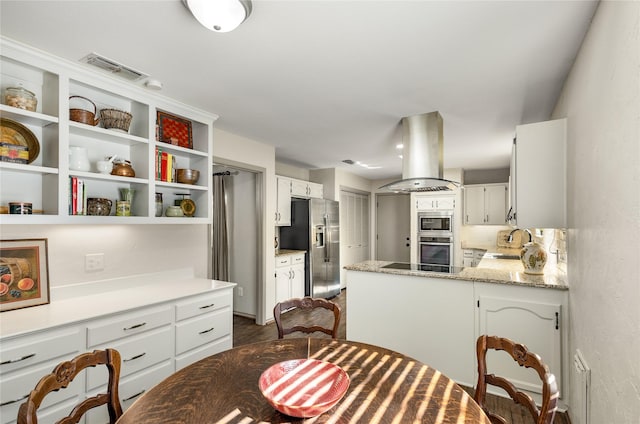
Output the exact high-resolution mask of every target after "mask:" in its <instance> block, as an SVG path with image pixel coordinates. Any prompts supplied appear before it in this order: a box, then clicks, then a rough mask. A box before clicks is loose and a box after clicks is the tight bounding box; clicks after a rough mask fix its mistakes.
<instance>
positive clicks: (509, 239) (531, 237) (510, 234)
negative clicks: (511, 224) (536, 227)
mask: <svg viewBox="0 0 640 424" xmlns="http://www.w3.org/2000/svg"><path fill="white" fill-rule="evenodd" d="M516 231H520V229H519V228H514V229H513V230H511V232H510V233H509V236H508V237H507V243H511V242H512V241H513V233H515V232H516ZM523 231H524V232H525V233H527V234H529V243H531V242H532V241H533V236H532V235H531V231H529V229H528V228H525V229H524V230H523Z"/></svg>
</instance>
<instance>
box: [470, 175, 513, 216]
mask: <svg viewBox="0 0 640 424" xmlns="http://www.w3.org/2000/svg"><path fill="white" fill-rule="evenodd" d="M506 216H507V184H506V183H504V184H503V183H499V184H478V185H468V186H465V187H464V223H465V225H505V224H506Z"/></svg>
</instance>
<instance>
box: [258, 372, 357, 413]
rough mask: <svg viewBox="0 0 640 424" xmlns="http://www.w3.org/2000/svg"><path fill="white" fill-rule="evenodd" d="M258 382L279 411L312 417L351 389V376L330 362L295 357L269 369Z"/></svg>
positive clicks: (263, 392)
mask: <svg viewBox="0 0 640 424" xmlns="http://www.w3.org/2000/svg"><path fill="white" fill-rule="evenodd" d="M258 384H259V386H260V391H261V392H262V394H263V396H264V397H265V398H266V399H267V401H268V402H269V404H270V405H271V406H273V407H274V408H275V409H276V410H277V411H279V412H281V413H283V414H286V415H289V416H291V417H297V418H310V417H315V416H318V415H320V414H322V413H324V412H326V411H328V410H329V409H331V408H332V407H334V406H335V405H336V404H337V403H338V402H339V401H340V399H342V397H343V396H344V394H345V393H346V392H347V389H348V388H349V376H348V375H347V373H346V372H345V371H344V370H343V369H342V368H340V367H339V366H337V365H335V364H332V363H330V362H325V361H320V360H317V359H292V360H289V361H284V362H279V363H277V364H274V365H272V366H271V367H269V368H268V369H266V370H265V371H264V372H263V373H262V375H261V376H260V380H259V381H258Z"/></svg>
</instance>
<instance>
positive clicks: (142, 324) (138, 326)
mask: <svg viewBox="0 0 640 424" xmlns="http://www.w3.org/2000/svg"><path fill="white" fill-rule="evenodd" d="M145 325H147V323H146V322H141V323H140V324H136V325H132V326H131V327H125V328H123V330H124V331H128V330H133V329H135V328H140V327H143V326H145Z"/></svg>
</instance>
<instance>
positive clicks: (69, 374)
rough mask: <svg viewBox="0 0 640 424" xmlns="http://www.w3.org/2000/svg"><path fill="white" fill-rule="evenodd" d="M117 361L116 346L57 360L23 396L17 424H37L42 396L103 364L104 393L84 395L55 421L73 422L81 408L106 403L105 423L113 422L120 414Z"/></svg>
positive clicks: (83, 409)
mask: <svg viewBox="0 0 640 424" xmlns="http://www.w3.org/2000/svg"><path fill="white" fill-rule="evenodd" d="M120 363H121V359H120V353H119V352H118V351H117V350H115V349H105V350H94V351H93V352H90V353H83V354H81V355H78V356H76V357H75V358H73V359H72V360H71V361H65V362H62V363H60V364H58V365H57V366H56V367H55V368H54V370H53V372H52V373H51V374H48V375H46V376H44V377H42V378H41V379H40V381H39V382H38V384H36V387H35V389H33V390H32V391H31V393H30V394H29V397H28V398H27V400H26V401H25V402H24V403H23V404H22V405H20V409H19V410H18V424H37V422H38V417H37V415H36V412H37V410H38V408H39V407H40V404H41V403H42V400H43V399H44V398H45V396H46V395H47V394H49V393H51V392H55V391H58V390H60V389H64V388H67V387H68V386H69V384H70V383H71V382H72V381H73V379H74V378H75V377H76V376H77V375H78V374H79V373H80V371H82V370H84V369H85V368H87V367H95V366H96V365H106V366H107V369H108V370H109V384H108V385H107V393H101V394H98V395H96V396H93V397H90V398H88V399H85V400H84V401H83V402H81V403H79V404H78V405H76V407H75V408H73V410H72V411H71V413H70V414H69V415H68V416H67V417H65V418H62V419H61V420H59V421H57V423H56V424H76V423H78V422H79V421H80V420H81V419H82V416H83V415H84V414H85V412H87V411H88V410H90V409H92V408H95V407H97V406H101V405H107V410H108V411H109V423H110V424H114V423H115V422H116V420H117V419H118V418H120V416H121V415H122V405H120V397H119V396H118V383H119V380H120Z"/></svg>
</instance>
